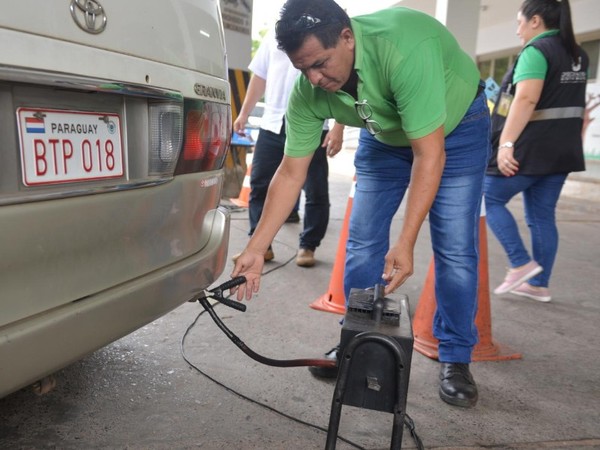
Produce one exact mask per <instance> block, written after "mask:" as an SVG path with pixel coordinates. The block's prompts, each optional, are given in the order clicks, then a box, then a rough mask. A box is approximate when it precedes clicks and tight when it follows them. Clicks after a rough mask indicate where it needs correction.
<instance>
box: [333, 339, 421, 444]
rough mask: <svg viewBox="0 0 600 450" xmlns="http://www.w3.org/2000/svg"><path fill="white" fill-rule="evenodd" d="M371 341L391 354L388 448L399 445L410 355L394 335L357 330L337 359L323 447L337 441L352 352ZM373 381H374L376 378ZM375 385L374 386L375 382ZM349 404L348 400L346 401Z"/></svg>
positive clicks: (351, 362) (350, 369) (349, 374)
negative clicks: (391, 420) (391, 403)
mask: <svg viewBox="0 0 600 450" xmlns="http://www.w3.org/2000/svg"><path fill="white" fill-rule="evenodd" d="M367 343H372V344H376V345H379V346H382V347H384V348H385V349H387V350H389V352H385V351H384V352H382V353H388V354H390V355H393V358H394V363H395V364H394V367H395V371H396V372H395V373H392V374H389V375H390V376H392V377H395V378H396V383H395V385H396V387H397V392H396V399H395V402H394V408H393V411H391V412H392V413H393V414H394V425H393V430H392V442H391V446H390V449H392V450H396V449H401V448H402V431H403V425H404V416H405V413H406V392H405V389H406V386H408V377H409V372H410V356H408V355H406V353H405V352H404V350H403V348H402V346H401V345H400V344H399V343H398V341H396V340H395V339H393V338H391V337H389V336H386V335H384V334H381V333H377V332H363V333H360V334H357V335H356V336H355V337H354V338H353V339H352V340H351V341H350V342H349V343H348V345H347V346H346V348H345V351H344V354H343V356H342V358H341V360H340V371H339V374H338V379H337V383H336V386H335V391H334V395H333V401H332V404H331V415H330V416H329V429H328V432H327V443H326V445H325V449H326V450H334V449H335V446H336V442H337V436H338V429H339V425H340V418H341V414H342V404H344V403H345V402H344V398H345V394H346V388H347V384H348V380H349V379H350V378H351V371H352V367H353V366H352V364H353V362H354V360H353V359H354V353H355V352H356V351H357V350H358V349H359V348H360V346H362V345H364V344H367ZM375 382H376V381H375ZM374 388H375V389H377V386H374ZM346 404H348V403H346Z"/></svg>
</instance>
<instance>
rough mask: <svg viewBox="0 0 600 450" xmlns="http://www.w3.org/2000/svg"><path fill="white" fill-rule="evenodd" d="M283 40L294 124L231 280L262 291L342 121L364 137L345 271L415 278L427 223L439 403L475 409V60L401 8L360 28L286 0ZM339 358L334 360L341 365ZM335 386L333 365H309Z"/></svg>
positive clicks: (365, 276)
mask: <svg viewBox="0 0 600 450" xmlns="http://www.w3.org/2000/svg"><path fill="white" fill-rule="evenodd" d="M276 31H277V33H276V34H277V36H276V37H277V40H278V43H279V48H281V49H282V50H283V51H284V52H285V53H286V54H287V55H288V57H289V58H290V60H291V61H292V63H293V64H294V66H295V67H296V68H298V69H300V71H301V72H302V75H303V76H301V77H299V78H298V80H297V81H296V85H295V87H294V90H293V92H292V94H291V97H290V101H289V105H288V110H287V114H286V126H287V141H286V147H285V157H284V160H283V161H282V164H281V165H280V167H279V169H278V173H277V175H276V176H275V177H274V178H273V181H272V183H271V187H270V189H269V194H268V197H267V202H266V204H265V210H264V212H263V217H262V219H261V222H260V223H259V225H258V227H257V229H256V231H255V233H254V235H253V237H252V239H251V240H250V241H249V243H248V245H247V247H246V249H245V251H244V254H243V256H242V257H241V258H240V259H238V261H237V263H236V266H235V268H234V271H233V273H232V275H233V276H237V275H244V276H246V279H247V283H246V284H245V285H242V286H241V287H240V288H239V289H238V299H239V300H241V299H242V298H243V297H244V296H245V297H246V298H248V299H249V298H250V297H251V296H252V293H253V292H256V291H257V290H258V286H259V280H260V273H261V271H262V267H263V263H264V259H263V258H262V255H263V254H264V252H265V250H266V249H267V248H268V246H269V244H270V243H271V240H272V239H273V238H274V236H275V234H276V232H277V230H278V229H279V227H280V226H281V225H282V224H283V223H284V221H285V218H286V217H287V214H289V211H290V210H291V208H292V207H293V204H294V201H295V200H294V199H295V198H296V197H295V196H297V194H298V192H299V191H300V189H301V187H302V184H303V182H304V178H305V176H306V170H307V167H308V164H309V163H310V160H311V157H312V155H311V152H312V149H314V148H316V146H317V144H318V140H319V138H320V132H321V130H320V124H322V123H323V120H324V119H327V118H335V120H336V121H337V122H339V123H343V124H345V125H349V126H354V127H361V128H363V129H362V130H361V134H360V139H359V146H358V149H357V152H356V157H355V167H356V191H355V194H354V200H353V207H352V212H351V217H350V225H349V237H348V242H347V248H346V251H347V256H346V265H345V272H344V291H345V294H346V299H347V298H348V295H349V292H350V289H351V288H359V289H365V288H368V287H372V286H374V285H375V284H378V283H382V280H383V282H384V283H387V286H386V288H385V293H386V294H388V293H390V292H393V291H394V290H395V289H397V288H398V287H399V286H400V285H401V284H402V283H404V281H405V280H406V279H407V278H408V277H409V276H410V275H411V274H412V273H413V251H414V246H415V242H416V240H417V235H418V232H419V230H420V228H421V225H422V224H423V221H424V220H425V218H426V216H427V214H429V222H430V229H431V240H432V247H433V251H434V261H435V275H436V276H435V279H436V288H435V289H436V300H437V310H436V313H435V317H434V327H433V328H434V330H433V331H434V335H435V336H436V338H438V339H439V360H440V362H441V363H442V365H441V371H440V388H439V394H440V397H441V398H442V399H443V400H444V401H446V402H448V403H450V404H452V405H456V406H462V407H471V406H474V405H475V404H476V402H477V399H478V393H477V386H476V384H475V381H474V380H473V377H472V375H471V372H470V369H469V363H470V362H471V353H472V350H473V347H474V345H475V344H476V342H477V329H476V326H475V323H474V319H475V314H476V310H477V275H478V273H477V264H478V247H479V244H478V237H479V230H478V224H479V211H480V205H481V198H482V186H483V178H484V171H485V168H486V165H487V161H488V155H489V151H490V145H489V132H490V124H489V111H488V109H487V104H486V100H485V95H484V94H483V90H482V89H479V88H478V86H480V82H479V73H478V71H477V68H476V67H475V64H474V63H473V61H472V60H471V58H470V57H469V56H468V55H467V54H466V53H465V52H463V51H462V50H461V49H460V47H459V46H458V44H457V42H456V40H455V38H454V37H453V36H452V35H451V34H450V33H449V32H448V30H447V29H446V28H445V27H444V26H443V25H442V24H440V23H439V22H438V21H436V20H435V19H433V18H432V17H430V16H427V15H425V14H423V13H420V12H417V11H413V10H410V9H406V8H391V9H387V10H383V11H379V12H376V13H373V14H369V15H364V16H359V17H355V18H353V19H352V20H351V19H350V18H349V17H348V15H347V14H346V13H345V11H344V10H343V9H342V8H340V7H339V5H337V4H336V3H335V2H334V1H333V0H288V1H287V2H286V3H285V5H284V6H283V8H282V12H281V18H280V20H279V22H278V23H277V26H276ZM407 190H408V196H407V203H406V213H405V216H404V220H403V225H402V230H401V232H400V234H399V236H397V237H396V238H395V239H394V240H393V241H392V244H391V246H390V224H391V220H392V218H393V216H394V214H395V213H396V211H397V209H398V207H399V205H400V203H401V201H402V199H403V198H404V194H405V192H407ZM337 356H338V355H337V351H336V349H334V350H333V351H332V352H330V353H328V357H330V358H337ZM311 372H312V373H313V374H314V375H316V376H324V377H327V376H329V377H335V376H336V375H337V369H336V370H332V369H325V368H320V367H313V368H311Z"/></svg>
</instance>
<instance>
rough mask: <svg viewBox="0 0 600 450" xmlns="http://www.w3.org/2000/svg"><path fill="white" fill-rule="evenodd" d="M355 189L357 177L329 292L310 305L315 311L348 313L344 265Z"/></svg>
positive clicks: (341, 235)
mask: <svg viewBox="0 0 600 450" xmlns="http://www.w3.org/2000/svg"><path fill="white" fill-rule="evenodd" d="M355 187H356V177H354V181H353V182H352V188H351V189H350V195H349V196H348V204H347V206H346V214H345V216H344V224H343V225H342V231H341V232H340V240H339V241H338V248H337V254H336V258H335V263H334V264H333V271H332V273H331V280H330V281H329V290H328V291H327V293H326V294H323V295H322V296H321V297H319V298H318V299H316V300H315V301H314V302H312V303H311V304H310V305H309V306H310V307H311V308H313V309H318V310H320V311H325V312H331V313H336V314H345V313H346V296H345V295H344V265H345V263H346V242H348V228H349V225H350V212H351V211H352V202H353V200H354V190H355Z"/></svg>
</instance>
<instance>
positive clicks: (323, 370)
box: [308, 344, 340, 378]
mask: <svg viewBox="0 0 600 450" xmlns="http://www.w3.org/2000/svg"><path fill="white" fill-rule="evenodd" d="M339 353H340V344H338V345H336V346H335V347H333V348H332V349H331V350H329V351H328V352H327V353H325V357H324V359H328V360H334V361H335V362H336V364H335V367H321V366H310V367H309V368H308V370H309V371H310V373H312V374H313V375H314V376H315V377H320V378H337V376H338V372H339Z"/></svg>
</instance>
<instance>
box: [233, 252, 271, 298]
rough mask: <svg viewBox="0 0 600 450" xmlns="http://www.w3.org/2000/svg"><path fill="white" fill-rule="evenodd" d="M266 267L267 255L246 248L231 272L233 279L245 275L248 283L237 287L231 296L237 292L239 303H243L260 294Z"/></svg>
mask: <svg viewBox="0 0 600 450" xmlns="http://www.w3.org/2000/svg"><path fill="white" fill-rule="evenodd" d="M264 265H265V253H264V252H256V251H254V250H249V249H248V248H246V249H245V250H244V251H243V252H242V254H241V255H240V256H239V258H238V259H237V260H236V261H235V267H234V268H233V272H231V278H235V277H239V276H241V275H243V276H244V277H246V282H245V283H244V284H242V285H240V286H236V287H234V288H232V289H231V291H230V292H231V294H232V295H233V294H235V293H236V292H237V299H238V301H242V300H243V299H244V297H246V300H250V299H251V298H252V294H254V293H256V292H258V289H259V288H260V276H261V274H262V270H263V266H264Z"/></svg>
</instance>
